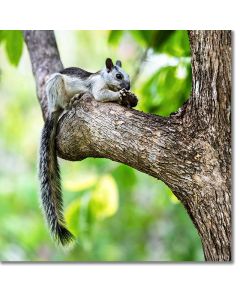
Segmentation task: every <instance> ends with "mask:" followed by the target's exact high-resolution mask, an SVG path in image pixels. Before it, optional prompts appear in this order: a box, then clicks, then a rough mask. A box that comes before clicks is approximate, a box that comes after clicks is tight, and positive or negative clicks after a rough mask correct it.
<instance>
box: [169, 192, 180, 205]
mask: <svg viewBox="0 0 240 300" xmlns="http://www.w3.org/2000/svg"><path fill="white" fill-rule="evenodd" d="M170 201H171V202H172V203H174V204H179V203H180V201H179V200H178V198H177V197H176V196H175V195H174V194H173V193H172V194H171V196H170Z"/></svg>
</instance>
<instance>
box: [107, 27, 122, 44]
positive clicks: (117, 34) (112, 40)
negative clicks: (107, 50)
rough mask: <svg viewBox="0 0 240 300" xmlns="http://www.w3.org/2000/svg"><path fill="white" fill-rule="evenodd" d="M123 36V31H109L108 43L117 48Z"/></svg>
mask: <svg viewBox="0 0 240 300" xmlns="http://www.w3.org/2000/svg"><path fill="white" fill-rule="evenodd" d="M123 34H124V30H111V31H110V34H109V36H108V43H109V44H111V45H113V46H117V45H118V44H119V42H120V40H121V38H122V36H123Z"/></svg>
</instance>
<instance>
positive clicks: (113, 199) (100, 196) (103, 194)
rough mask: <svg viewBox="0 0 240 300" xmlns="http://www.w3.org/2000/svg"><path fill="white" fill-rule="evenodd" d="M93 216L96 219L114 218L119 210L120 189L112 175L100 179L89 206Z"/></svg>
mask: <svg viewBox="0 0 240 300" xmlns="http://www.w3.org/2000/svg"><path fill="white" fill-rule="evenodd" d="M89 205H90V206H89V208H90V211H91V214H92V215H93V216H94V217H95V218H96V219H104V218H107V217H111V216H113V215H114V214H115V213H116V212H117V209H118V189H117V185H116V182H115V180H114V179H113V177H112V176H110V175H105V176H103V177H101V178H100V180H99V181H98V183H97V185H96V188H95V190H94V192H93V195H92V199H91V201H90V204H89Z"/></svg>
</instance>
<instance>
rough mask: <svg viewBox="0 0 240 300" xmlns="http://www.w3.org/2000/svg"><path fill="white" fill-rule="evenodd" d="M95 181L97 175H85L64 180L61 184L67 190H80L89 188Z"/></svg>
mask: <svg viewBox="0 0 240 300" xmlns="http://www.w3.org/2000/svg"><path fill="white" fill-rule="evenodd" d="M96 182H97V176H87V177H85V178H74V179H71V180H70V179H68V180H66V181H65V182H64V184H63V186H64V188H65V189H66V190H68V191H71V192H80V191H83V190H86V189H89V188H91V187H92V186H94V184H96Z"/></svg>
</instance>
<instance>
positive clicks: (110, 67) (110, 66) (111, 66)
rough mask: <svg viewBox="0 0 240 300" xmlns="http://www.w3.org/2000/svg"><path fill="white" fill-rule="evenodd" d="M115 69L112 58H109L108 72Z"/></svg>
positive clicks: (107, 60)
mask: <svg viewBox="0 0 240 300" xmlns="http://www.w3.org/2000/svg"><path fill="white" fill-rule="evenodd" d="M113 67H114V65H113V62H112V60H111V58H107V59H106V68H107V70H108V72H110V71H111V70H112V68H113Z"/></svg>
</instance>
